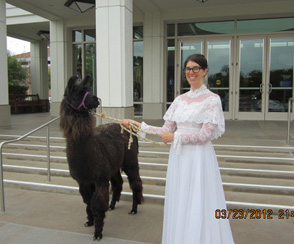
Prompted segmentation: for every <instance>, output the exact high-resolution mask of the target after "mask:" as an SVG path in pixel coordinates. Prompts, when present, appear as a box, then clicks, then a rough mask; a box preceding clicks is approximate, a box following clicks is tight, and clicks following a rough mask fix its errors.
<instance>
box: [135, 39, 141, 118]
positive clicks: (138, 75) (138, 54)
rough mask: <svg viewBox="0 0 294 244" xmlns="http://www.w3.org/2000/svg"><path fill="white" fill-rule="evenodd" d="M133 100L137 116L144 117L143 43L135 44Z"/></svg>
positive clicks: (136, 42)
mask: <svg viewBox="0 0 294 244" xmlns="http://www.w3.org/2000/svg"><path fill="white" fill-rule="evenodd" d="M133 99H134V113H135V116H142V115H143V113H142V112H143V105H142V103H143V41H134V42H133Z"/></svg>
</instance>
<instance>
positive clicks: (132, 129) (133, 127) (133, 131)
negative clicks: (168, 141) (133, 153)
mask: <svg viewBox="0 0 294 244" xmlns="http://www.w3.org/2000/svg"><path fill="white" fill-rule="evenodd" d="M91 114H93V115H95V116H97V117H101V118H106V119H110V120H114V121H117V122H119V123H120V122H121V120H120V119H117V118H113V117H110V116H107V115H106V114H105V113H101V114H99V113H94V112H91ZM120 127H121V133H122V134H123V132H124V130H125V131H127V132H129V133H130V138H129V144H128V149H129V150H130V148H131V144H132V143H133V135H134V136H136V137H138V138H140V139H141V140H143V141H147V142H151V143H154V144H156V145H160V146H163V145H164V143H161V142H157V141H153V140H150V139H147V138H145V137H142V136H140V135H138V134H137V133H138V132H139V131H140V132H143V133H147V134H149V135H160V134H158V133H152V132H145V131H143V130H141V129H140V128H139V127H138V126H136V125H135V124H133V123H130V126H129V127H130V129H128V128H126V127H124V126H123V125H122V124H121V123H120Z"/></svg>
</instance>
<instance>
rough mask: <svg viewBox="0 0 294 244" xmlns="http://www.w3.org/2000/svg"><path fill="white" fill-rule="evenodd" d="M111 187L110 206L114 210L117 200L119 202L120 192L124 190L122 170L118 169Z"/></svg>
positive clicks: (112, 179)
mask: <svg viewBox="0 0 294 244" xmlns="http://www.w3.org/2000/svg"><path fill="white" fill-rule="evenodd" d="M110 181H111V187H112V199H111V203H110V206H109V210H113V209H114V208H115V204H116V202H119V199H120V194H121V191H122V185H123V179H122V177H121V174H120V171H118V172H117V173H116V174H115V175H114V176H113V177H112V178H111V180H110Z"/></svg>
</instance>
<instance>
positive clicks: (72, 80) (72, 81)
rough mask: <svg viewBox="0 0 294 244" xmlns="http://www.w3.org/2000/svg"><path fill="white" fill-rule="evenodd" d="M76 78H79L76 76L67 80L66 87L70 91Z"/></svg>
mask: <svg viewBox="0 0 294 244" xmlns="http://www.w3.org/2000/svg"><path fill="white" fill-rule="evenodd" d="M78 78H79V77H78V76H77V75H74V76H72V77H70V79H69V80H68V83H67V87H68V88H69V89H71V88H72V87H73V86H74V85H75V84H76V82H77V80H78Z"/></svg>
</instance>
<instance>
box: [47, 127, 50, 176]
mask: <svg viewBox="0 0 294 244" xmlns="http://www.w3.org/2000/svg"><path fill="white" fill-rule="evenodd" d="M49 135H50V129H49V125H48V126H47V174H48V181H51V166H50V137H49Z"/></svg>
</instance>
